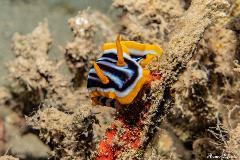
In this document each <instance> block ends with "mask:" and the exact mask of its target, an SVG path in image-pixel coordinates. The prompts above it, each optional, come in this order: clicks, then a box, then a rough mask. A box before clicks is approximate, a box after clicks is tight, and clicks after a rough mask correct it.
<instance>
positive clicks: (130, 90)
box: [87, 36, 162, 107]
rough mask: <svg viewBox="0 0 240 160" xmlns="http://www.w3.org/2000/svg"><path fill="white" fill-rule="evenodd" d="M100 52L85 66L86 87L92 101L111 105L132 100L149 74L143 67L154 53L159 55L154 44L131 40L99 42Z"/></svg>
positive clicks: (122, 103) (160, 53) (119, 39)
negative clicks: (96, 57)
mask: <svg viewBox="0 0 240 160" xmlns="http://www.w3.org/2000/svg"><path fill="white" fill-rule="evenodd" d="M102 49H103V54H102V56H101V57H100V58H98V59H97V60H96V62H95V63H94V64H93V66H92V67H91V68H90V70H89V74H88V79H87V88H88V90H89V91H90V97H91V99H92V101H93V102H94V103H95V104H101V105H106V106H111V107H115V105H116V104H120V105H128V104H130V103H132V102H133V100H134V98H135V97H136V96H137V95H138V93H139V91H140V90H141V89H142V87H143V85H144V84H146V83H147V81H148V79H149V77H150V71H149V70H147V69H145V68H144V67H145V66H146V65H147V64H148V63H149V62H150V61H151V60H152V59H153V58H154V57H155V56H161V55H162V49H161V48H160V47H158V46H156V45H150V44H141V43H138V42H135V41H122V40H121V37H120V36H118V37H117V40H116V42H115V43H105V44H103V47H102Z"/></svg>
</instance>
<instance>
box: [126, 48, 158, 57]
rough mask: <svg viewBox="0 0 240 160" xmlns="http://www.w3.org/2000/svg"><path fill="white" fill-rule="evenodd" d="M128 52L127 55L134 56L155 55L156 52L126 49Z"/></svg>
mask: <svg viewBox="0 0 240 160" xmlns="http://www.w3.org/2000/svg"><path fill="white" fill-rule="evenodd" d="M128 50H129V54H130V55H134V56H144V55H147V54H157V53H156V51H154V50H146V51H139V50H135V49H128Z"/></svg>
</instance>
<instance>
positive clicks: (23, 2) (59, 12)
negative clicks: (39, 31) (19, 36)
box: [0, 0, 114, 85]
mask: <svg viewBox="0 0 240 160" xmlns="http://www.w3.org/2000/svg"><path fill="white" fill-rule="evenodd" d="M111 2H112V0H104V3H103V1H102V0H1V1H0V32H1V33H0V34H1V36H0V50H1V52H0V75H1V76H0V85H3V84H6V82H7V81H6V80H4V79H5V78H4V77H5V76H6V75H7V70H6V68H5V67H4V66H5V65H4V63H5V62H7V61H8V60H10V59H11V58H13V54H12V51H11V39H12V36H13V34H14V33H15V32H16V31H18V32H20V33H23V34H25V33H28V32H30V31H31V30H32V29H33V28H34V27H35V26H36V25H37V24H38V22H40V21H43V20H44V19H45V18H46V19H48V24H49V28H50V30H51V31H52V36H53V38H54V39H56V41H54V43H53V44H52V49H51V51H50V54H51V55H52V57H53V58H56V56H61V55H62V54H61V53H59V49H58V48H57V47H58V46H59V45H63V44H64V43H65V42H66V41H67V40H68V39H69V38H70V37H71V36H72V33H71V30H70V29H69V27H68V24H67V20H68V19H69V18H70V17H72V16H74V15H76V14H77V13H78V11H80V10H83V9H86V8H88V7H89V9H93V10H99V11H101V12H102V13H104V14H107V15H108V16H109V17H114V16H113V15H114V12H113V11H111V10H110V9H109V7H110V5H111Z"/></svg>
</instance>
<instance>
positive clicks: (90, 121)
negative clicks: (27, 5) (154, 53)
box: [0, 0, 240, 160]
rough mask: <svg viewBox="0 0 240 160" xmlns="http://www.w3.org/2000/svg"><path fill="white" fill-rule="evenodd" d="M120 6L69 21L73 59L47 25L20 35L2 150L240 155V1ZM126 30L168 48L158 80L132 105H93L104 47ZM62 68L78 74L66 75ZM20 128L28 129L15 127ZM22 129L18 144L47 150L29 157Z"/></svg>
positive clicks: (128, 35)
mask: <svg viewBox="0 0 240 160" xmlns="http://www.w3.org/2000/svg"><path fill="white" fill-rule="evenodd" d="M112 6H113V9H114V10H120V12H118V14H119V21H118V22H114V23H113V22H112V21H111V20H110V19H109V18H108V17H106V16H105V15H103V14H102V13H99V12H96V11H91V10H86V11H81V12H79V14H78V15H76V16H75V17H73V18H70V19H69V21H68V24H69V27H70V29H71V30H72V32H73V39H72V40H70V41H68V42H66V45H65V46H63V47H62V48H63V50H62V52H63V55H64V60H59V61H54V60H52V59H51V58H50V57H49V55H48V51H49V50H50V49H51V43H52V41H53V39H52V37H51V33H50V31H49V28H48V23H47V21H44V22H42V23H39V25H38V26H37V27H36V28H35V29H34V30H33V32H32V33H29V34H27V35H22V34H19V33H16V34H15V35H14V36H13V43H12V50H13V52H14V54H15V58H14V60H12V61H10V62H8V64H7V67H8V69H9V77H8V79H9V81H10V82H11V83H10V85H8V86H6V87H3V88H0V110H1V113H0V154H1V155H4V154H12V155H14V156H15V157H19V158H22V159H28V158H33V159H34V158H36V159H37V158H47V155H46V153H47V152H49V151H50V152H49V157H48V158H53V159H98V160H102V159H109V160H111V159H152V160H155V159H161V160H165V159H174V160H177V159H186V160H188V159H197V160H201V159H207V158H211V157H213V156H218V157H220V158H232V159H238V158H239V157H240V154H239V153H240V141H239V138H240V137H239V135H240V127H239V124H240V119H239V117H240V107H239V106H240V101H239V98H240V90H239V88H240V78H239V77H240V64H239V60H240V55H239V53H240V52H239V46H240V39H239V34H240V32H239V31H240V28H239V26H240V25H239V22H240V21H239V20H240V16H239V15H240V14H239V2H237V1H230V3H228V1H227V0H192V1H189V0H185V1H183V0H142V1H133V0H115V1H113V4H112ZM117 33H120V34H122V35H123V39H126V40H136V41H139V42H145V43H151V44H158V45H160V46H162V47H163V49H164V54H163V56H162V57H159V58H156V59H155V60H154V61H153V62H152V63H151V64H149V65H148V66H146V67H147V68H148V69H149V70H151V74H152V80H151V82H149V84H147V85H146V86H144V88H143V90H142V91H141V93H140V94H139V95H138V97H137V98H136V100H135V101H134V102H133V104H130V105H129V106H127V107H124V108H120V109H117V110H115V109H112V108H108V107H104V106H92V104H91V102H90V98H89V95H88V92H87V90H86V76H87V72H88V70H89V68H90V67H91V65H92V64H93V62H94V61H95V60H96V58H97V57H99V56H100V55H99V53H101V49H100V47H99V46H100V45H101V44H103V43H104V42H106V41H113V40H114V39H115V37H116V34H117ZM63 64H65V66H67V67H68V68H69V70H70V73H69V75H65V74H63V73H61V67H62V66H63ZM26 124H27V125H26ZM13 128H21V130H17V131H15V132H14V133H10V132H11V130H13V131H14V129H13ZM13 134H17V135H18V136H17V137H20V138H19V139H15V141H21V140H23V139H28V140H29V139H38V138H39V139H40V140H41V141H42V142H43V143H44V144H46V145H45V146H44V147H45V148H44V147H43V149H39V151H38V152H39V153H36V151H35V152H34V151H32V150H31V151H30V150H29V151H28V152H26V153H25V152H21V153H20V151H21V150H20V149H21V147H19V148H20V149H19V148H16V147H15V148H14V147H13V148H11V147H12V146H17V145H14V144H15V142H14V143H13V140H12V139H13V138H12V137H13V136H12V135H13ZM39 139H38V140H39ZM10 142H11V143H10ZM35 143H38V142H35ZM39 143H40V142H39ZM41 144H42V143H41ZM9 147H10V149H9V150H8V148H9ZM22 149H24V146H22ZM40 150H41V151H42V152H41V153H40ZM31 154H33V156H30V155H31ZM34 155H35V156H34ZM0 159H11V158H10V157H8V156H4V157H0ZM12 159H13V158H12Z"/></svg>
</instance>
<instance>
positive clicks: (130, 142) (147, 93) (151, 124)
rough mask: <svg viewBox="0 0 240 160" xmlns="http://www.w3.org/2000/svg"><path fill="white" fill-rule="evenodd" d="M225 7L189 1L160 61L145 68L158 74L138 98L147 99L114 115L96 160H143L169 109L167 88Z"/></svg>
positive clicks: (219, 1)
mask: <svg viewBox="0 0 240 160" xmlns="http://www.w3.org/2000/svg"><path fill="white" fill-rule="evenodd" d="M227 8H228V3H227V2H226V1H225V0H194V1H192V4H191V6H190V8H189V9H188V10H187V11H186V12H185V14H184V16H183V17H182V18H181V19H180V20H179V23H178V26H177V27H176V29H175V32H174V33H173V34H172V36H171V38H170V41H169V43H168V45H167V47H166V48H167V49H166V51H165V54H164V56H163V58H162V60H161V62H160V61H156V63H154V64H152V65H151V66H149V67H150V69H151V70H152V73H157V74H161V79H160V80H155V81H154V82H152V83H151V88H150V90H148V89H145V90H144V93H142V95H143V97H147V98H142V99H141V98H138V100H137V101H136V102H135V103H134V104H132V105H130V106H129V107H128V108H127V109H126V110H124V111H121V112H120V113H119V114H118V116H117V117H116V120H115V121H114V122H113V124H112V125H111V127H110V128H109V130H107V131H106V136H105V138H104V139H103V140H102V141H100V145H99V149H98V154H97V159H116V158H119V159H121V158H125V159H128V158H133V157H134V158H136V159H141V158H142V157H143V154H144V151H145V149H146V147H147V145H148V143H149V142H150V140H151V138H152V137H153V135H154V133H155V130H156V127H157V126H158V125H159V124H160V123H161V122H162V120H163V118H164V116H165V115H166V111H167V109H169V108H170V107H171V106H172V105H171V104H172V96H171V93H170V88H171V85H172V84H173V83H174V82H176V81H177V78H178V76H179V73H180V72H181V71H182V70H183V69H184V67H185V66H186V64H187V63H188V62H189V60H190V59H191V58H192V56H193V54H194V53H195V52H194V51H195V49H196V48H197V44H198V42H199V41H200V39H201V37H202V36H203V33H204V31H205V29H206V28H207V27H208V26H209V25H210V24H212V22H214V21H215V20H216V19H217V18H219V17H222V16H223V15H224V12H223V11H224V10H225V9H227ZM134 137H135V138H134Z"/></svg>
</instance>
